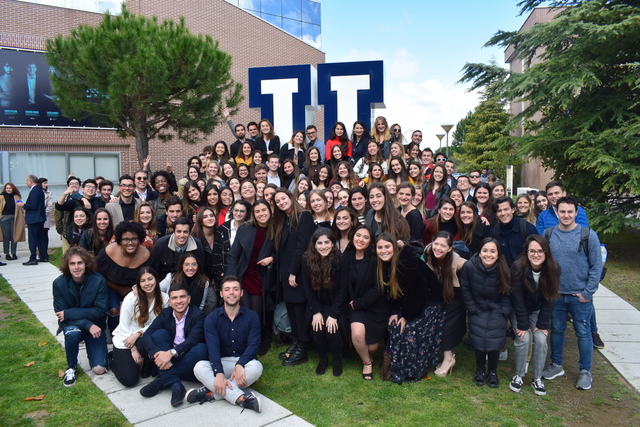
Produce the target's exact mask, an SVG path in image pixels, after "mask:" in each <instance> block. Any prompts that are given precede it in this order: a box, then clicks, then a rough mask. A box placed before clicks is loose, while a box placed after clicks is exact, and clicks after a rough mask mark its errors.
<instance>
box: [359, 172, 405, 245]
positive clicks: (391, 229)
mask: <svg viewBox="0 0 640 427" xmlns="http://www.w3.org/2000/svg"><path fill="white" fill-rule="evenodd" d="M375 189H378V190H380V191H381V192H382V195H383V196H384V207H383V208H382V227H381V228H382V231H383V232H388V233H391V234H392V235H394V236H396V240H397V239H401V240H409V237H410V236H411V229H410V228H409V223H408V222H407V220H406V219H405V218H404V217H403V216H402V214H401V213H400V211H398V209H396V207H395V206H394V205H393V199H392V198H391V194H389V190H387V187H386V186H385V185H384V184H383V183H381V182H374V183H373V184H372V185H371V188H370V189H369V197H371V193H372V192H373V190H375Z"/></svg>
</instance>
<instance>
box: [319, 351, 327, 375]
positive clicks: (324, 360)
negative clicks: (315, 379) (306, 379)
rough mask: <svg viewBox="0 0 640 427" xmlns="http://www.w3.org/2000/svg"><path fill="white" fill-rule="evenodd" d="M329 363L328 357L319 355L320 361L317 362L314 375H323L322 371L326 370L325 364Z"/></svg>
mask: <svg viewBox="0 0 640 427" xmlns="http://www.w3.org/2000/svg"><path fill="white" fill-rule="evenodd" d="M328 363H329V359H328V358H327V356H326V355H325V356H324V357H323V356H320V361H319V362H318V367H317V368H316V375H324V372H325V371H326V370H327V364H328Z"/></svg>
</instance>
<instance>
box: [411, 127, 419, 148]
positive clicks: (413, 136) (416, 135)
mask: <svg viewBox="0 0 640 427" xmlns="http://www.w3.org/2000/svg"><path fill="white" fill-rule="evenodd" d="M411 142H415V143H416V144H418V147H420V144H422V131H421V130H414V131H413V133H412V134H411Z"/></svg>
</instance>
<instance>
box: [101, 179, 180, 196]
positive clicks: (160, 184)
mask: <svg viewBox="0 0 640 427" xmlns="http://www.w3.org/2000/svg"><path fill="white" fill-rule="evenodd" d="M154 185H155V189H156V191H157V192H158V193H160V194H164V193H166V192H167V191H169V183H168V182H167V178H165V177H164V176H162V175H158V176H156V179H155V182H154ZM105 187H108V186H106V185H105V186H103V187H102V190H100V193H101V194H102V197H106V196H105V194H104V188H105ZM109 195H111V191H109Z"/></svg>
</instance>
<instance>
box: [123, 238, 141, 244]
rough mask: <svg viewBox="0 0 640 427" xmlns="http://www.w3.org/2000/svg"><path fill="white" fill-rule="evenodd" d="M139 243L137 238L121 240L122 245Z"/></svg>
mask: <svg viewBox="0 0 640 427" xmlns="http://www.w3.org/2000/svg"><path fill="white" fill-rule="evenodd" d="M138 242H140V239H138V238H137V237H134V238H132V239H122V243H124V244H125V245H129V244H131V243H138Z"/></svg>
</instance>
